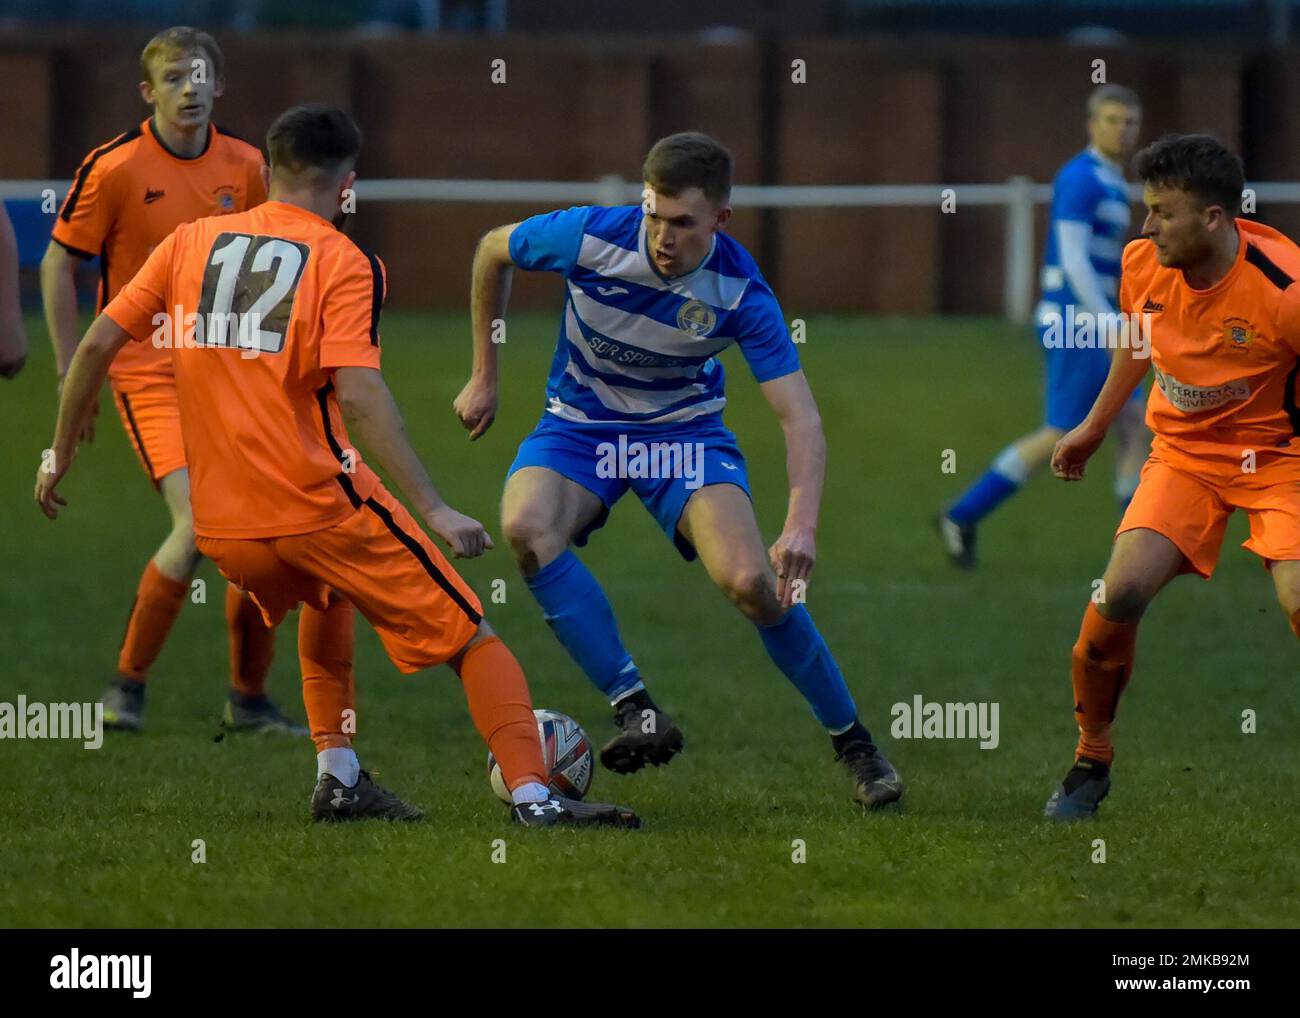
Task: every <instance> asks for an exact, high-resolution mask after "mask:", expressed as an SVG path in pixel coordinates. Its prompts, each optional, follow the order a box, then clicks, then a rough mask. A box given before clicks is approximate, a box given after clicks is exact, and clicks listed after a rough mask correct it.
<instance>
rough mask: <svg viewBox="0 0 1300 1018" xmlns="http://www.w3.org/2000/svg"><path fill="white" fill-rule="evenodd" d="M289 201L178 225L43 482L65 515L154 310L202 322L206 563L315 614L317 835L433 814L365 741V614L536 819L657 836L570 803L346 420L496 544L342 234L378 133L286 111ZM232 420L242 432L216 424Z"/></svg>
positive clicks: (468, 608)
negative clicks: (422, 430) (360, 165)
mask: <svg viewBox="0 0 1300 1018" xmlns="http://www.w3.org/2000/svg"><path fill="white" fill-rule="evenodd" d="M266 143H267V149H268V151H269V152H270V155H271V168H270V171H269V173H268V174H267V183H268V184H269V188H270V193H269V198H268V200H267V201H266V202H265V203H264V204H262V205H259V206H258V207H257V208H255V209H251V210H250V211H248V212H243V213H240V214H238V215H234V216H221V217H210V218H206V219H200V220H199V221H197V222H195V223H190V224H187V225H184V226H181V227H178V228H177V229H176V231H175V232H174V233H172V234H171V235H170V236H169V237H168V238H167V239H166V240H164V241H163V242H162V243H161V244H159V245H158V247H157V248H156V249H155V250H154V252H153V254H151V255H150V256H149V259H148V261H146V262H145V264H144V267H143V268H142V269H141V270H140V272H139V273H137V274H136V276H135V277H134V278H133V279H131V281H130V282H129V283H128V284H127V285H126V286H125V287H124V288H123V289H122V291H121V293H119V294H118V295H117V296H116V297H115V298H114V299H113V300H112V301H111V302H110V303H109V305H108V307H107V308H105V309H104V312H103V313H102V314H101V315H100V316H99V317H98V318H97V319H95V322H94V324H93V325H91V327H90V330H89V331H88V332H87V333H86V338H85V340H83V342H82V344H81V347H80V349H79V350H78V351H77V355H76V357H75V358H74V360H73V362H72V367H71V369H70V370H69V372H68V382H67V385H66V386H65V388H64V392H63V401H62V404H61V405H60V409H59V423H58V431H57V434H56V435H55V440H54V445H53V449H54V453H55V459H54V469H53V470H52V471H51V472H49V473H46V472H44V471H42V472H40V473H38V474H37V479H36V500H37V502H38V503H39V505H40V507H41V509H42V511H43V512H45V514H46V515H47V516H50V517H51V518H52V517H54V516H56V515H57V514H58V510H59V507H60V506H61V505H62V504H63V499H62V498H61V497H60V496H59V495H58V493H57V491H56V486H57V484H58V482H59V479H60V478H61V477H62V476H63V474H64V473H65V472H66V471H67V469H68V467H69V465H70V460H71V459H72V456H73V453H74V451H75V448H76V436H77V433H78V430H79V428H80V426H81V423H82V422H83V421H84V420H85V419H86V417H87V416H88V414H89V411H90V406H91V401H92V400H93V398H94V393H95V391H96V390H97V389H98V387H99V385H100V383H101V382H102V380H103V376H104V373H105V371H106V370H107V369H108V365H109V362H110V361H111V360H112V358H113V357H114V356H115V355H116V354H117V352H118V351H119V350H120V349H121V348H122V347H123V346H124V345H125V344H126V343H127V342H128V341H129V340H131V339H132V338H138V337H140V336H141V335H142V334H143V333H144V332H145V331H146V330H145V329H144V326H146V325H147V324H149V323H151V322H153V321H155V320H156V319H155V316H157V315H160V314H171V313H172V312H173V310H174V311H175V313H176V314H177V315H178V316H181V317H179V318H178V319H176V320H174V321H173V323H172V328H173V330H175V329H178V328H180V323H181V322H186V323H189V322H195V323H202V329H203V331H202V334H201V335H200V334H199V332H198V331H195V332H194V333H193V334H192V335H189V334H186V335H184V336H183V337H182V338H183V339H184V341H183V342H182V341H176V342H173V343H172V344H171V349H170V350H169V351H168V355H169V357H170V358H171V362H172V365H173V367H174V369H175V377H176V391H177V398H178V403H179V407H180V417H181V426H182V428H183V429H184V432H185V446H186V451H187V452H188V453H189V458H190V465H191V467H192V469H193V472H194V490H193V495H192V503H193V506H194V529H195V533H196V534H197V542H198V546H199V550H200V551H201V552H202V553H203V554H204V555H207V556H208V557H209V558H211V559H212V560H213V562H215V563H216V564H217V567H218V568H219V569H220V570H221V573H222V575H223V576H225V577H226V578H227V579H228V580H230V581H231V583H234V584H236V585H237V586H238V587H239V588H240V589H241V590H246V591H248V593H249V595H250V596H251V597H252V598H253V601H254V603H255V604H256V605H257V606H258V607H259V609H260V610H261V612H262V614H263V616H264V617H265V619H266V622H267V624H268V625H275V624H278V623H279V622H280V621H281V620H282V619H283V618H284V616H285V615H286V614H287V613H288V612H289V611H291V610H293V609H295V608H298V607H299V606H300V605H301V608H302V614H301V618H300V620H299V627H298V650H299V655H300V658H301V663H302V678H303V700H304V701H305V703H306V705H307V719H308V721H309V722H310V724H311V734H312V740H313V741H314V742H315V744H316V748H317V756H316V770H317V780H316V789H315V792H314V794H313V795H312V800H311V810H312V816H313V818H314V819H316V820H320V821H331V820H358V819H363V818H377V819H388V820H417V819H419V818H420V817H421V816H422V815H423V814H422V813H421V811H420V810H419V809H417V808H416V807H414V806H411V805H410V804H408V803H405V802H403V801H402V800H401V799H399V798H398V797H397V796H395V795H394V794H393V793H392V792H389V791H388V790H387V789H385V788H384V787H382V786H381V785H379V784H377V783H376V782H374V781H373V780H371V778H370V775H369V774H368V773H367V772H366V771H364V770H362V769H361V765H360V762H359V760H358V759H357V754H356V752H355V751H354V750H353V748H352V736H351V733H352V732H353V731H355V728H354V727H353V726H352V725H351V724H350V720H349V719H350V718H351V717H355V708H356V700H355V688H354V679H353V646H354V645H353V627H352V607H353V605H355V606H356V607H357V609H358V610H359V611H360V612H361V614H362V615H364V616H365V617H366V619H367V620H368V621H369V622H370V623H371V624H372V625H373V626H374V627H375V630H376V632H377V633H378V634H379V638H380V641H381V642H382V643H383V645H384V649H385V650H386V651H387V652H388V656H389V657H390V659H391V660H392V661H393V664H394V665H395V666H396V667H397V668H398V670H399V671H401V672H403V673H406V674H410V673H412V672H416V671H419V670H421V669H424V668H431V667H433V666H434V665H438V664H443V663H447V664H449V665H451V667H452V668H453V669H454V670H455V672H456V674H457V675H459V676H460V679H461V682H462V684H463V686H464V689H465V696H466V699H467V700H468V703H469V714H470V717H471V719H472V720H473V722H474V725H475V727H476V728H477V729H478V731H479V732H480V734H481V735H482V736H483V739H484V741H485V742H486V743H487V744H488V747H489V749H490V750H491V751H492V754H493V755H494V756H495V757H496V758H497V760H498V761H499V762H500V764H501V770H502V774H503V775H504V777H505V781H506V787H507V788H509V789H510V792H511V795H512V798H513V803H514V806H513V816H514V818H515V820H516V821H518V822H519V823H522V824H526V825H528V826H534V827H540V826H551V825H554V824H610V825H614V826H622V827H636V826H638V825H639V820H638V819H637V817H636V815H635V814H634V813H633V812H632V811H631V810H628V809H625V808H623V807H619V806H605V805H600V804H596V803H588V802H571V801H569V800H567V799H559V798H553V797H552V796H551V794H550V792H549V790H548V789H547V782H548V779H549V775H548V774H547V773H546V770H545V764H544V762H543V758H542V749H541V744H540V742H539V739H538V732H537V722H536V719H535V718H534V717H533V711H532V704H531V701H530V697H529V693H528V684H527V682H526V680H525V678H524V673H523V670H522V669H521V668H520V667H519V662H518V661H516V660H515V658H514V655H512V654H511V653H510V651H509V649H508V648H507V647H506V645H505V644H504V643H502V642H501V639H500V638H499V637H498V636H497V635H496V634H495V633H494V632H493V631H492V629H491V627H490V626H489V625H488V624H487V622H486V621H485V620H484V618H483V613H482V605H481V604H480V603H479V600H478V598H477V597H475V595H474V592H473V590H471V589H470V588H469V586H468V585H467V584H466V583H465V581H464V580H463V579H461V577H460V576H458V575H457V574H456V571H455V570H454V569H452V568H451V566H450V565H449V564H448V562H447V560H446V558H444V557H443V554H442V552H441V551H439V549H438V546H437V545H436V544H434V542H433V540H432V539H431V538H430V537H429V536H428V534H426V533H425V531H424V529H423V528H422V527H421V526H420V523H418V522H417V521H416V519H415V518H414V517H413V516H412V515H411V513H410V512H409V511H408V510H407V509H406V507H405V506H403V505H402V503H401V502H399V501H398V500H397V499H395V498H394V497H393V496H392V495H390V494H389V493H388V491H387V490H386V489H385V488H384V486H383V484H382V483H381V482H380V480H379V478H378V477H377V476H376V475H375V473H374V472H373V471H372V470H371V469H370V468H369V467H368V466H367V465H366V464H365V463H363V462H362V461H361V459H360V457H359V456H358V455H357V454H356V450H355V449H353V448H352V447H351V442H350V440H349V437H348V431H347V428H346V427H345V425H344V415H345V414H346V415H347V418H348V420H349V421H350V422H351V423H352V425H353V427H354V428H355V430H356V431H357V433H358V434H359V435H360V437H361V438H362V439H363V441H364V443H365V445H366V447H367V449H369V451H370V452H371V454H372V455H373V456H374V458H375V460H376V461H377V462H378V463H379V464H380V465H381V466H382V467H383V468H384V469H385V470H386V471H387V472H388V474H389V476H391V477H392V478H393V479H394V481H395V482H396V484H397V486H398V488H399V490H401V491H402V492H403V493H404V494H405V495H406V496H407V497H408V498H409V499H410V500H411V503H412V505H414V506H415V508H416V511H417V512H418V513H419V515H420V517H421V519H422V520H423V523H424V525H425V526H427V527H428V528H429V529H430V530H432V531H433V532H434V533H435V534H437V535H438V536H439V537H441V538H442V539H443V540H444V541H446V542H447V544H448V546H449V547H450V548H451V549H452V552H453V554H455V555H457V556H464V557H470V558H472V557H474V556H476V555H481V554H482V553H483V551H484V549H485V548H490V547H492V542H491V540H490V539H489V538H488V536H487V533H486V532H485V531H484V529H483V527H482V526H481V525H480V524H479V523H478V521H477V520H474V519H471V518H470V517H468V516H465V515H463V514H461V513H458V512H456V510H455V509H453V508H452V507H451V506H449V505H447V503H446V502H444V501H443V500H442V498H441V497H440V496H439V494H438V492H437V490H436V489H435V488H434V486H433V482H432V481H431V480H430V479H429V475H428V472H427V471H426V470H425V469H424V465H423V464H422V463H421V462H420V460H419V458H418V457H417V456H416V454H415V450H414V449H412V448H411V444H410V441H409V440H408V439H407V437H406V432H405V429H404V427H403V424H402V417H401V413H400V412H399V410H398V408H397V404H396V402H395V401H394V400H393V396H392V393H391V392H390V391H389V389H388V386H387V384H386V383H385V382H384V379H383V375H382V374H380V371H379V362H380V336H379V314H380V307H381V305H382V303H383V299H384V292H385V280H386V276H385V272H384V267H383V264H382V263H381V262H380V261H379V259H378V258H377V257H375V256H374V255H368V254H366V253H365V252H363V251H362V250H361V249H360V248H358V247H357V246H356V244H354V243H353V242H352V241H351V240H349V239H348V238H347V237H346V236H345V235H344V234H343V233H341V232H340V231H339V230H337V229H336V228H335V227H334V225H333V220H334V219H335V218H336V217H338V216H340V215H341V211H340V210H341V206H342V202H343V200H344V197H345V195H348V194H350V193H351V191H352V186H353V184H354V183H355V181H356V176H357V175H356V170H355V169H354V168H353V167H354V166H355V164H356V159H357V155H358V154H359V152H360V150H361V133H360V131H359V130H358V129H357V126H356V124H355V123H353V121H352V118H351V117H349V116H348V115H347V114H346V113H344V112H343V111H342V110H340V109H337V108H335V107H330V106H317V105H311V106H297V107H294V108H293V109H290V110H287V111H286V112H284V113H283V114H281V115H280V117H279V118H277V120H276V121H275V123H274V124H272V125H271V129H270V131H269V132H268V134H267V139H266ZM213 421H220V422H221V427H219V428H217V427H212V426H211V422H213Z"/></svg>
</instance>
